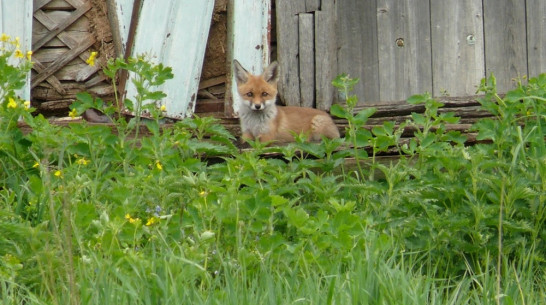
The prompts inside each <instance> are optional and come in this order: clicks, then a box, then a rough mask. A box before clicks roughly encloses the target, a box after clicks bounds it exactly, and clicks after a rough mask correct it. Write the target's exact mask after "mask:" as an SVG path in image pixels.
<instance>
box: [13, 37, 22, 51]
mask: <svg viewBox="0 0 546 305" xmlns="http://www.w3.org/2000/svg"><path fill="white" fill-rule="evenodd" d="M13 44H14V45H15V47H16V48H17V49H19V48H20V47H21V39H20V38H19V37H15V40H14V41H13Z"/></svg>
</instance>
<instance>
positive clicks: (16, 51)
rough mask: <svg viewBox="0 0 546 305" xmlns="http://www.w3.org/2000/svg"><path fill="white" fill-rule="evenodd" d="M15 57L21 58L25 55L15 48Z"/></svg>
mask: <svg viewBox="0 0 546 305" xmlns="http://www.w3.org/2000/svg"><path fill="white" fill-rule="evenodd" d="M15 57H17V58H23V57H25V55H23V52H21V50H19V49H17V50H15Z"/></svg>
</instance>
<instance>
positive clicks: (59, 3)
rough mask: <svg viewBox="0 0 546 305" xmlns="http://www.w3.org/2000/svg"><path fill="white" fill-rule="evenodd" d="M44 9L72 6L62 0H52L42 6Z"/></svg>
mask: <svg viewBox="0 0 546 305" xmlns="http://www.w3.org/2000/svg"><path fill="white" fill-rule="evenodd" d="M42 8H43V9H45V10H72V9H74V7H73V6H72V5H70V4H69V3H68V2H66V1H64V0H52V1H50V2H49V3H48V4H46V5H44V6H43V7H42Z"/></svg>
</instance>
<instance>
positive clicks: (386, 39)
mask: <svg viewBox="0 0 546 305" xmlns="http://www.w3.org/2000/svg"><path fill="white" fill-rule="evenodd" d="M377 26H378V46H379V52H378V54H379V83H380V99H381V100H382V101H394V100H401V99H405V98H407V97H408V96H409V95H412V94H418V93H423V92H425V91H428V92H431V91H432V61H431V45H430V44H431V42H430V7H429V1H428V0H379V1H378V5H377Z"/></svg>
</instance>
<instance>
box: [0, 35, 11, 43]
mask: <svg viewBox="0 0 546 305" xmlns="http://www.w3.org/2000/svg"><path fill="white" fill-rule="evenodd" d="M9 39H10V37H9V35H7V34H6V33H2V36H0V41H2V42H6V41H9Z"/></svg>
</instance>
